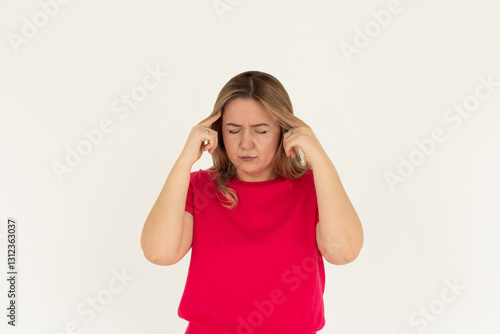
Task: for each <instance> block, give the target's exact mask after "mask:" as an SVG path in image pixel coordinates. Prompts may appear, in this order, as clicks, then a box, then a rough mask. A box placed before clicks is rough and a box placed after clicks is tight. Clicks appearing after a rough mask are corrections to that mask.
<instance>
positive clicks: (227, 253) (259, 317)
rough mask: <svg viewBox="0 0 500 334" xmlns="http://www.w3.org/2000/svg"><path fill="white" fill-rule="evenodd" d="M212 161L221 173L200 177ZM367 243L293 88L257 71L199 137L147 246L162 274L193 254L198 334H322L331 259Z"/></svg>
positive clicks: (170, 183)
mask: <svg viewBox="0 0 500 334" xmlns="http://www.w3.org/2000/svg"><path fill="white" fill-rule="evenodd" d="M294 147H298V148H300V150H301V151H302V153H303V155H304V158H305V162H306V163H305V164H301V163H300V162H299V160H298V156H297V155H296V152H299V151H295V149H294ZM204 151H208V152H209V154H211V155H212V159H213V166H212V167H210V168H208V169H207V170H202V169H200V170H198V171H195V172H191V167H192V166H193V164H194V163H195V162H196V161H198V159H199V158H200V157H201V155H202V154H203V152H204ZM362 244H363V231H362V227H361V223H360V221H359V218H358V216H357V214H356V211H355V210H354V208H353V206H352V204H351V202H350V200H349V198H348V196H347V194H346V193H345V191H344V188H343V186H342V184H341V181H340V179H339V176H338V175H337V172H336V170H335V167H334V166H333V163H332V162H331V161H330V159H329V158H328V156H327V154H326V152H325V151H324V150H323V148H322V146H321V144H320V143H319V141H318V139H317V138H316V136H315V135H314V133H313V131H312V130H311V128H310V127H309V126H308V125H307V124H305V123H304V122H303V121H301V120H300V119H299V118H297V117H296V116H295V115H294V114H293V109H292V103H291V101H290V98H289V96H288V94H287V92H286V90H285V88H284V87H283V85H282V84H281V83H280V82H279V81H278V80H277V79H276V78H275V77H273V76H271V75H269V74H267V73H263V72H258V71H248V72H244V73H241V74H239V75H237V76H235V77H233V78H232V79H231V80H229V82H227V83H226V85H225V86H224V87H223V88H222V90H221V91H220V93H219V96H218V97H217V100H216V102H215V106H214V110H213V112H212V114H211V115H210V116H208V117H207V118H206V119H204V120H203V121H201V122H200V123H198V124H197V125H196V126H194V127H193V128H192V129H191V132H190V134H189V136H188V139H187V141H186V144H185V146H184V149H183V150H182V152H181V154H180V156H179V158H178V159H177V161H176V162H175V164H174V166H173V167H172V170H171V171H170V174H169V175H168V178H167V180H166V182H165V185H164V187H163V189H162V191H161V193H160V195H159V197H158V199H157V201H156V203H155V204H154V206H153V208H152V210H151V212H150V213H149V215H148V217H147V219H146V222H145V224H144V229H143V232H142V236H141V247H142V249H143V251H144V255H145V257H146V258H147V259H148V260H149V261H150V262H152V263H155V264H158V265H172V264H175V263H177V262H178V261H180V260H181V259H182V258H183V257H184V255H185V254H186V253H187V252H188V251H189V249H191V247H192V252H191V262H190V267H189V272H188V276H187V281H186V286H185V288H184V293H183V296H182V299H181V302H180V305H179V309H178V315H179V316H180V317H181V318H183V319H185V320H187V321H189V324H188V327H187V330H186V333H188V334H202V333H203V334H212V333H213V334H233V333H234V334H236V333H237V334H240V333H241V334H243V333H244V334H250V333H252V334H259V333H262V334H264V333H280V334H285V333H295V334H314V333H316V332H317V331H319V330H320V329H321V328H323V327H324V325H325V317H324V304H323V292H324V287H325V272H324V266H323V257H324V258H325V259H326V260H327V261H328V262H330V263H332V264H337V265H340V264H345V263H349V262H351V261H353V260H354V259H355V258H356V257H357V256H358V254H359V252H360V250H361V247H362Z"/></svg>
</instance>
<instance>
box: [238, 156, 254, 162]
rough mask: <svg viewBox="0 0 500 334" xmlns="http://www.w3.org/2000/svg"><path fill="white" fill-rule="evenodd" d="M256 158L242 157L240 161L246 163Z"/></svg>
mask: <svg viewBox="0 0 500 334" xmlns="http://www.w3.org/2000/svg"><path fill="white" fill-rule="evenodd" d="M255 158H256V157H248V156H246V157H240V159H242V160H244V161H252V160H253V159H255Z"/></svg>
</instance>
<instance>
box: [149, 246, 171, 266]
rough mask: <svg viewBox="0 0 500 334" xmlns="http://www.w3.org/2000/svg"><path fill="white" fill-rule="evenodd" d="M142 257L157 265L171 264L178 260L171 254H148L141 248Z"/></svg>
mask: <svg viewBox="0 0 500 334" xmlns="http://www.w3.org/2000/svg"><path fill="white" fill-rule="evenodd" d="M143 253H144V257H145V258H146V260H148V261H149V262H151V263H153V264H156V265H158V266H171V265H174V264H176V263H177V262H179V260H178V259H176V258H175V257H172V256H165V255H159V254H149V253H147V252H145V251H144V250H143Z"/></svg>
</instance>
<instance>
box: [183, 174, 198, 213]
mask: <svg viewBox="0 0 500 334" xmlns="http://www.w3.org/2000/svg"><path fill="white" fill-rule="evenodd" d="M197 173H198V172H191V175H190V176H189V187H188V192H187V197H186V208H185V211H187V212H189V213H190V214H192V215H193V216H194V191H193V188H194V186H193V181H194V177H195V175H197Z"/></svg>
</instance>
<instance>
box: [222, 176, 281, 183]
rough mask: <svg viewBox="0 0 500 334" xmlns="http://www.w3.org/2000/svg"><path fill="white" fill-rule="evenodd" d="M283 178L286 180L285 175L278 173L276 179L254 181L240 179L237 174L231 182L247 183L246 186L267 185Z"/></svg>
mask: <svg viewBox="0 0 500 334" xmlns="http://www.w3.org/2000/svg"><path fill="white" fill-rule="evenodd" d="M282 180H284V177H283V176H281V175H278V176H277V177H275V178H274V179H271V180H266V181H256V182H252V181H243V180H240V179H238V178H237V177H236V175H234V176H233V177H232V178H231V183H234V184H241V185H246V186H262V185H266V184H271V183H275V182H279V181H282Z"/></svg>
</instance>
